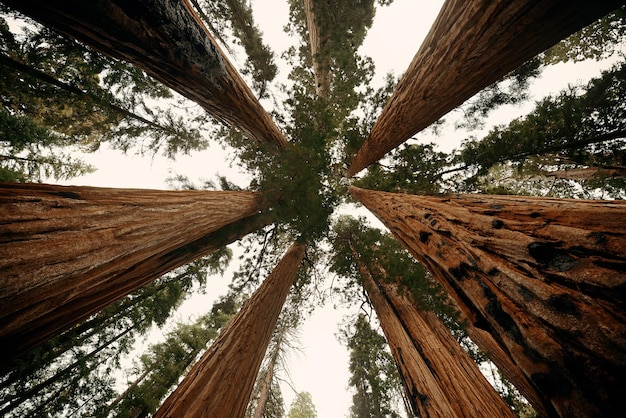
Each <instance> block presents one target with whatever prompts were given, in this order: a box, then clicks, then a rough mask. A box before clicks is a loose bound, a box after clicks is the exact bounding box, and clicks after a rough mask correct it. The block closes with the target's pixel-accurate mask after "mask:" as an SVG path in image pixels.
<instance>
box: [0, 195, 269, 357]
mask: <svg viewBox="0 0 626 418" xmlns="http://www.w3.org/2000/svg"><path fill="white" fill-rule="evenodd" d="M259 202H260V196H259V195H258V194H256V193H252V192H204V191H157V190H132V189H104V188H94V187H69V186H55V185H46V184H10V183H5V184H2V185H0V219H1V220H2V222H1V223H0V271H2V276H0V306H2V310H1V311H0V353H1V354H2V357H1V360H0V362H5V361H8V360H9V359H10V357H12V356H14V355H15V354H17V353H19V352H22V351H25V350H28V349H30V348H33V347H34V346H36V345H38V344H40V343H42V342H44V341H46V340H47V339H49V338H51V337H52V336H54V335H57V334H59V333H60V332H62V331H64V330H66V329H68V328H70V327H71V326H73V325H74V324H76V323H78V322H80V321H81V320H83V319H85V318H87V317H88V316H89V315H91V314H93V313H95V312H97V311H99V310H100V309H102V308H104V307H105V306H107V305H108V304H110V303H112V302H114V301H115V300H117V299H119V298H121V297H123V296H125V295H127V294H128V293H130V292H132V291H134V290H136V289H138V288H139V287H141V286H143V285H144V284H146V283H149V282H150V281H152V280H154V279H156V278H157V277H159V276H161V275H162V274H164V273H166V272H168V271H170V270H172V269H174V268H176V267H179V266H181V265H183V264H185V263H189V262H191V261H193V260H194V259H196V258H198V257H201V256H204V255H208V254H210V253H212V252H213V251H215V250H217V249H219V248H221V247H223V246H224V245H226V244H228V243H230V242H232V241H234V240H235V239H238V238H240V237H242V236H243V235H245V234H247V233H249V232H251V231H252V230H254V229H256V228H258V227H260V226H261V225H263V224H264V223H265V222H264V221H263V220H262V219H260V218H259V216H260V215H258V212H259V211H260V203H259Z"/></svg>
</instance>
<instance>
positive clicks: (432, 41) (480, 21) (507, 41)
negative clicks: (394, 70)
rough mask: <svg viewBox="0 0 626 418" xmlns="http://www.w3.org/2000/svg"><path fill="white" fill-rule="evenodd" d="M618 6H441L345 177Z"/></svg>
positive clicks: (546, 1)
mask: <svg viewBox="0 0 626 418" xmlns="http://www.w3.org/2000/svg"><path fill="white" fill-rule="evenodd" d="M621 4H622V1H618V0H608V1H602V2H590V1H585V0H576V1H571V0H543V1H534V0H523V1H522V0H518V1H499V2H494V1H491V0H474V1H470V2H468V1H466V0H448V1H446V3H445V4H444V5H443V7H442V9H441V12H440V13H439V16H438V17H437V19H436V21H435V23H434V24H433V26H432V28H431V30H430V32H429V33H428V35H427V37H426V39H425V40H424V42H423V43H422V46H421V47H420V49H419V50H418V51H417V54H416V55H415V57H414V58H413V61H412V62H411V64H410V65H409V68H408V69H407V71H406V72H405V74H404V76H403V77H402V79H401V80H400V82H399V83H398V85H397V86H396V89H395V91H394V94H393V96H392V97H391V99H390V100H389V102H387V105H386V106H385V108H384V109H383V111H382V113H381V115H380V117H379V118H378V120H377V121H376V123H375V124H374V127H373V128H372V131H371V132H370V134H369V137H368V138H367V140H366V141H365V143H364V144H363V146H362V147H361V149H360V150H359V152H358V153H357V155H356V157H355V159H354V161H353V162H352V165H351V166H350V168H349V169H348V173H347V176H348V177H352V176H353V175H355V174H356V173H358V172H359V171H361V170H362V169H364V168H365V167H367V166H369V165H370V164H372V163H373V162H375V161H377V160H379V159H380V158H382V157H383V156H384V155H385V154H386V153H387V152H389V151H391V150H392V149H394V148H395V147H397V146H398V145H400V144H401V143H403V142H404V141H406V140H407V139H409V138H410V137H411V136H413V135H414V134H416V133H417V132H419V131H421V130H422V129H424V128H426V127H427V126H429V125H430V124H431V123H433V122H435V121H437V120H438V119H439V118H440V117H442V116H443V115H445V114H446V113H448V112H449V111H451V110H453V109H455V108H456V107H457V106H459V105H460V104H461V103H463V102H464V101H465V100H467V99H469V98H470V97H471V96H473V95H474V94H476V93H477V92H478V91H480V90H481V89H482V88H484V87H487V86H488V85H490V84H492V83H494V82H496V81H497V80H498V79H500V78H501V77H502V76H504V75H505V74H507V73H508V72H510V71H512V70H514V69H515V68H517V67H518V66H520V65H521V64H522V63H523V62H524V61H526V60H528V59H529V58H532V57H533V56H535V55H537V54H538V53H540V52H542V51H543V50H545V49H546V48H548V47H550V46H552V45H554V44H555V43H557V42H558V41H559V40H561V39H563V38H565V37H566V36H568V35H570V34H571V33H573V32H575V31H577V30H578V29H580V28H582V27H584V26H585V25H588V24H589V23H591V22H593V20H595V19H597V18H599V17H601V16H603V15H605V14H606V13H608V12H610V11H611V10H613V9H616V8H617V7H619V6H620V5H621Z"/></svg>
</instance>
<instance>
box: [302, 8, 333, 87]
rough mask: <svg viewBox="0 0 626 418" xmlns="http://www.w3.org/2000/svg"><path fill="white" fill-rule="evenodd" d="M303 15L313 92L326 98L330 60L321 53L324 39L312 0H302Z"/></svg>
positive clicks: (328, 85)
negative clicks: (307, 37)
mask: <svg viewBox="0 0 626 418" xmlns="http://www.w3.org/2000/svg"><path fill="white" fill-rule="evenodd" d="M304 15H305V17H306V26H307V29H308V30H309V45H310V47H311V59H312V61H313V76H314V77H315V92H316V94H317V95H318V96H319V97H324V98H326V97H328V93H329V92H330V62H329V59H328V58H325V57H324V55H323V48H324V45H325V43H326V39H325V37H323V36H322V34H321V32H320V26H319V24H318V22H317V21H316V18H315V11H314V7H313V0H304Z"/></svg>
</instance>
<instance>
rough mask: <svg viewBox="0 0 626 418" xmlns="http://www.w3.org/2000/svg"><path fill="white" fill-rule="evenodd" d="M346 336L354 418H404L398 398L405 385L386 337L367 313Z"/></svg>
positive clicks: (358, 318) (361, 316)
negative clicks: (400, 411)
mask: <svg viewBox="0 0 626 418" xmlns="http://www.w3.org/2000/svg"><path fill="white" fill-rule="evenodd" d="M342 333H343V335H342V337H343V338H344V339H345V342H346V344H347V347H348V350H349V352H350V364H349V370H350V380H349V383H350V386H351V388H352V391H353V393H354V394H353V395H352V406H351V407H350V417H354V418H389V417H400V416H401V415H400V414H399V412H398V411H397V410H396V405H395V403H396V402H395V399H394V398H396V397H398V392H399V391H400V393H401V382H400V377H399V376H398V372H397V369H396V366H395V363H394V361H393V357H392V356H391V353H390V352H389V350H388V348H387V341H386V340H385V338H384V337H383V336H382V335H380V334H379V333H378V332H377V331H376V330H374V329H373V328H372V326H371V325H370V323H369V321H368V319H367V317H366V316H365V315H363V314H359V315H358V316H357V318H356V320H355V322H354V324H353V325H352V326H349V327H348V328H347V329H345V330H343V331H342Z"/></svg>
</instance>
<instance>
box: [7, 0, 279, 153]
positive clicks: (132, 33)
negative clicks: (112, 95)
mask: <svg viewBox="0 0 626 418" xmlns="http://www.w3.org/2000/svg"><path fill="white" fill-rule="evenodd" d="M6 3H7V4H9V5H10V6H11V7H14V8H15V9H16V10H19V11H20V12H23V13H25V14H27V15H29V16H31V17H33V18H34V19H36V20H39V21H41V22H42V23H44V24H45V25H48V26H50V27H53V28H55V29H57V30H59V31H60V32H63V33H65V34H67V35H69V36H71V37H74V38H76V39H78V40H79V41H81V42H85V43H86V44H87V45H90V46H92V47H93V48H95V49H97V50H99V51H101V52H102V53H104V54H106V55H109V56H112V57H114V58H119V59H123V60H125V61H128V62H129V63H131V64H133V65H135V66H137V67H139V68H141V69H142V70H144V71H145V72H146V73H147V74H149V75H150V76H152V77H154V78H155V79H157V80H159V81H160V82H162V83H163V84H165V85H166V86H168V87H170V88H172V89H173V90H175V91H177V92H178V93H180V94H182V95H183V96H185V97H187V98H188V99H190V100H193V101H194V102H196V103H198V104H199V105H200V106H202V107H203V108H204V109H205V110H206V111H208V112H209V113H210V114H211V115H213V116H215V117H216V118H218V119H219V120H221V121H223V122H226V123H228V124H230V125H233V126H235V127H236V128H238V129H241V130H242V131H244V132H245V133H246V134H247V135H249V137H251V138H252V139H254V140H256V141H258V142H260V143H266V144H270V145H272V146H274V147H277V148H282V147H284V146H286V145H287V139H286V138H285V137H284V135H283V134H282V132H281V131H280V130H279V128H278V126H277V125H276V124H275V123H274V121H273V120H272V119H271V117H270V115H269V114H268V113H267V112H266V111H265V110H264V109H263V107H262V106H261V104H260V103H259V101H258V100H257V99H256V97H255V96H254V93H253V92H252V90H250V88H249V87H248V86H247V84H246V83H245V81H244V80H243V79H242V78H241V76H240V75H239V73H238V72H237V70H236V69H235V67H233V65H232V64H231V63H230V62H229V60H228V59H227V58H226V56H225V55H224V53H223V52H222V50H221V49H220V47H219V46H218V45H217V43H216V42H215V39H214V38H213V36H211V34H210V33H209V32H208V31H207V29H206V28H205V26H204V25H203V24H202V21H201V19H200V18H199V17H198V15H197V13H196V11H195V10H194V9H193V7H192V6H191V4H190V3H189V1H188V0H182V1H180V0H93V1H82V0H65V1H52V2H51V1H42V0H21V1H15V0H7V1H6Z"/></svg>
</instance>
